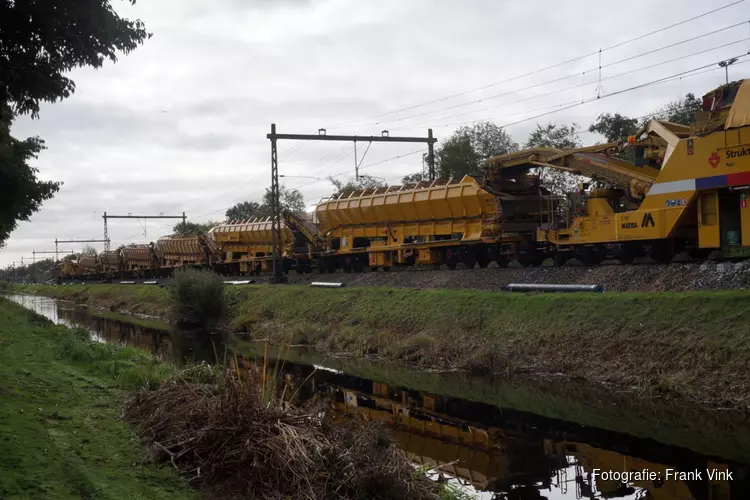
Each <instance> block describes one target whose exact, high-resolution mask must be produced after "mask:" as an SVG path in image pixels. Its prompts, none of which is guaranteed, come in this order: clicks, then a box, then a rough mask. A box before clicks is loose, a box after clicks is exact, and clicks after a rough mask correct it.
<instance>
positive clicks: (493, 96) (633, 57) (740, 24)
mask: <svg viewBox="0 0 750 500" xmlns="http://www.w3.org/2000/svg"><path fill="white" fill-rule="evenodd" d="M748 22H750V21H742V22H740V23H736V24H732V25H730V26H725V27H724V28H720V29H718V30H714V31H710V32H708V33H703V34H702V35H697V36H694V37H691V38H687V39H685V40H681V41H679V42H676V43H672V44H669V45H665V46H663V47H659V48H656V49H652V50H649V51H646V52H642V53H640V54H637V55H634V56H630V57H626V58H625V59H620V60H619V61H615V62H611V63H609V64H605V65H603V66H599V67H596V68H591V69H588V70H586V71H583V72H578V73H574V74H570V75H566V76H562V77H559V78H555V79H552V80H547V81H545V82H541V83H536V84H534V85H530V86H526V87H522V88H517V89H514V90H509V91H506V92H502V93H500V94H494V95H491V96H488V97H483V98H481V99H475V100H473V101H469V102H463V103H459V104H454V105H452V106H447V107H444V108H440V109H435V110H432V111H425V112H423V113H418V114H415V115H409V116H404V117H401V118H393V119H390V120H383V121H379V122H376V123H375V124H374V125H383V124H386V123H393V122H401V121H404V120H409V119H411V118H418V117H420V116H426V115H431V114H433V113H439V112H441V111H449V110H451V109H456V108H461V107H464V106H469V105H471V104H478V103H481V102H485V101H490V100H492V99H497V98H498V97H504V96H507V95H510V94H516V93H519V92H524V91H527V90H531V89H534V88H537V87H543V86H545V85H549V84H551V83H557V82H561V81H564V80H569V79H571V78H575V77H578V76H581V75H585V74H587V73H591V72H594V71H596V70H598V69H604V68H609V67H612V66H615V65H617V64H621V63H623V62H627V61H632V60H633V59H637V58H639V57H643V56H647V55H651V54H654V53H656V52H660V51H662V50H666V49H670V48H673V47H676V46H678V45H682V44H685V43H688V42H692V41H695V40H698V39H700V38H705V37H707V36H710V35H714V34H716V33H721V32H723V31H727V30H730V29H732V28H736V27H738V26H743V25H745V24H747V23H748ZM744 40H745V39H743V40H740V42H741V41H744ZM734 43H739V42H734ZM625 74H627V73H625ZM620 76H621V75H620ZM610 78H612V77H610ZM603 80H604V79H599V81H603ZM578 86H580V85H578ZM358 126H360V127H364V126H370V125H369V124H363V125H358Z"/></svg>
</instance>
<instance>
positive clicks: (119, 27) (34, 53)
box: [0, 0, 150, 246]
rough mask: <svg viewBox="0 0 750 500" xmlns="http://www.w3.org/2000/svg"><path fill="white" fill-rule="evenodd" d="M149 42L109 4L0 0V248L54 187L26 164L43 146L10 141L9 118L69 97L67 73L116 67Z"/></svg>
mask: <svg viewBox="0 0 750 500" xmlns="http://www.w3.org/2000/svg"><path fill="white" fill-rule="evenodd" d="M130 2H131V3H134V0H130ZM149 36H150V34H149V33H148V32H147V31H146V29H145V27H144V26H143V23H142V22H141V21H139V20H135V21H131V20H128V19H123V18H121V17H120V16H118V15H117V13H116V12H115V11H114V9H113V8H112V5H111V4H110V1H109V0H66V1H64V2H56V1H31V0H0V246H2V245H3V244H4V243H5V241H6V240H7V239H8V237H9V235H10V233H11V232H12V231H13V230H14V229H15V227H16V225H17V223H18V221H20V220H28V218H29V217H30V216H31V214H33V213H34V212H36V211H38V210H39V208H40V206H41V204H42V202H44V201H45V200H48V199H49V198H51V197H52V196H53V195H54V193H56V192H57V191H58V189H59V187H60V184H59V183H55V182H49V181H46V182H43V181H40V180H39V179H38V178H37V176H36V174H37V173H38V171H37V169H35V168H33V167H31V166H30V165H29V163H28V162H29V161H30V160H31V159H34V158H36V156H37V154H38V153H39V152H40V151H41V150H42V149H43V142H42V140H41V139H39V138H37V137H33V138H29V139H26V140H18V139H15V138H13V137H12V136H11V135H10V126H11V123H12V121H13V117H14V115H18V114H27V113H30V114H31V116H32V117H34V118H35V117H38V115H39V105H40V103H41V102H45V101H46V102H55V101H57V100H59V99H64V98H66V97H69V96H70V95H71V94H72V93H73V92H74V91H75V83H74V82H73V81H72V80H71V79H70V78H68V77H67V76H65V74H66V73H68V72H69V71H70V70H72V69H73V68H76V67H81V66H93V67H95V68H99V67H101V66H102V64H103V63H104V61H105V60H111V61H116V60H117V54H118V52H124V53H128V52H130V51H131V50H133V49H135V48H136V47H137V46H138V45H139V44H141V43H143V41H144V40H145V39H146V38H147V37H149Z"/></svg>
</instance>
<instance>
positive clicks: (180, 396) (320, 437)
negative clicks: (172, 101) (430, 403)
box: [124, 370, 445, 500]
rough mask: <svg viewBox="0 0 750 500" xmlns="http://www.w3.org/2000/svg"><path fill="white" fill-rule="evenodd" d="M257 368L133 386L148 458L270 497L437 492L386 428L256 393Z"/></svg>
mask: <svg viewBox="0 0 750 500" xmlns="http://www.w3.org/2000/svg"><path fill="white" fill-rule="evenodd" d="M260 378H261V375H260V374H259V373H257V372H249V373H240V372H238V371H231V370H229V371H228V372H227V374H226V375H225V376H224V377H223V378H222V379H221V380H220V381H219V383H218V384H196V383H191V382H188V381H186V380H184V379H183V378H182V377H181V376H180V375H178V376H176V377H174V378H172V379H170V380H168V381H167V382H165V383H164V384H162V385H161V386H160V387H159V388H157V389H152V390H141V391H139V392H137V393H135V395H134V396H133V397H132V398H131V399H130V401H129V402H128V403H127V405H126V409H125V412H124V417H125V419H126V420H127V421H128V422H129V423H131V424H132V425H133V426H134V427H135V428H136V429H137V430H138V432H139V434H140V435H141V436H142V438H143V439H144V440H145V441H146V442H147V443H148V445H149V446H150V450H151V452H152V455H153V456H154V458H156V459H160V460H164V461H166V462H168V463H171V464H172V465H173V466H174V467H175V468H177V469H178V470H179V471H180V472H182V473H183V474H184V475H185V476H186V477H187V478H189V480H190V481H191V482H193V483H194V484H196V485H197V486H199V487H200V488H201V489H203V490H204V492H206V493H207V494H208V495H209V496H214V495H215V496H217V497H221V498H230V499H232V498H243V499H246V498H253V499H263V500H266V499H268V500H276V499H323V498H325V499H373V500H374V499H407V498H408V499H417V500H419V499H425V500H427V499H435V500H437V499H440V498H445V496H442V497H441V491H442V487H441V486H440V485H438V484H436V483H435V482H433V481H430V480H429V479H428V478H427V477H426V476H425V475H424V474H423V473H422V474H420V473H419V471H418V470H417V469H415V467H414V466H412V465H411V464H410V463H409V462H408V460H407V458H406V456H405V454H404V453H403V452H402V451H400V450H398V449H397V448H396V447H395V446H394V445H393V443H392V442H391V438H390V434H389V431H388V429H387V428H386V427H383V426H381V425H379V424H376V423H366V422H364V421H355V422H349V423H347V424H345V425H343V426H342V425H334V424H333V423H331V422H329V421H328V420H327V419H326V418H325V417H324V413H325V408H326V407H327V404H326V403H325V402H323V401H320V400H318V401H317V402H312V403H309V404H308V405H306V406H304V407H296V406H289V405H288V404H286V403H282V402H281V401H276V402H269V401H268V398H267V397H264V395H263V384H262V382H261V381H260Z"/></svg>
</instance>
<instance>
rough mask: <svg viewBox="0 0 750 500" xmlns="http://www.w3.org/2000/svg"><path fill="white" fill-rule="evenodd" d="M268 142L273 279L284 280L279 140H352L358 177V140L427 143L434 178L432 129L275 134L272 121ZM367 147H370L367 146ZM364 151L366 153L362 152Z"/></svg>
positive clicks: (428, 157)
mask: <svg viewBox="0 0 750 500" xmlns="http://www.w3.org/2000/svg"><path fill="white" fill-rule="evenodd" d="M266 137H267V138H268V139H269V140H270V141H271V210H272V211H273V218H272V219H271V237H272V240H273V242H272V246H273V282H276V283H281V282H284V281H286V279H285V277H284V272H283V271H282V269H281V200H279V159H278V151H277V146H276V141H278V140H280V139H285V140H292V141H339V142H353V143H354V174H355V177H356V178H357V180H359V166H360V165H359V163H358V162H357V153H356V151H357V143H358V142H367V143H368V144H369V143H373V142H401V143H408V142H411V143H415V142H416V143H425V144H427V165H428V177H429V180H431V181H433V180H435V143H436V142H437V139H435V138H434V137H433V136H432V129H428V130H427V137H391V136H390V135H389V134H388V131H387V130H383V132H382V134H381V135H327V134H326V130H325V129H323V128H321V129H319V130H318V133H317V134H277V133H276V124H275V123H272V124H271V133H270V134H268V135H266ZM368 147H369V146H368ZM365 154H367V152H366V151H365Z"/></svg>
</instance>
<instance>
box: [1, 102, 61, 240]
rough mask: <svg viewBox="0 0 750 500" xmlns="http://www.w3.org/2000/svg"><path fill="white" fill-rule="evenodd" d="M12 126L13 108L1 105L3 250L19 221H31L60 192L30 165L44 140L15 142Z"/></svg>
mask: <svg viewBox="0 0 750 500" xmlns="http://www.w3.org/2000/svg"><path fill="white" fill-rule="evenodd" d="M11 123H12V113H11V111H10V107H9V106H7V105H5V104H3V103H0V247H2V246H3V245H4V243H5V241H7V239H8V238H9V237H10V233H12V232H13V230H14V229H16V226H17V225H18V222H19V221H27V220H29V217H31V216H32V215H33V214H34V212H36V211H38V210H39V208H40V207H41V205H42V202H44V201H45V200H48V199H50V198H52V196H53V195H54V194H55V193H56V192H57V191H58V190H59V189H60V183H56V182H50V181H40V180H39V179H37V177H36V174H37V173H38V170H37V169H36V168H33V167H31V166H30V165H29V163H28V162H29V161H30V160H32V159H35V158H36V157H37V155H38V154H39V152H40V151H41V150H42V149H44V141H42V140H41V139H39V138H38V137H31V138H28V139H26V140H24V141H19V140H17V139H15V138H14V137H13V136H11V135H10V125H11Z"/></svg>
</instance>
